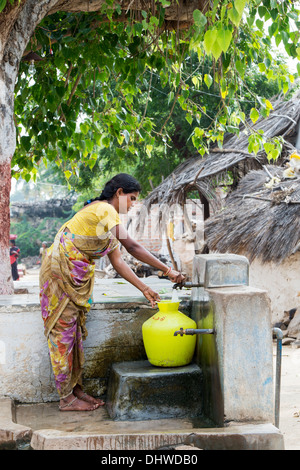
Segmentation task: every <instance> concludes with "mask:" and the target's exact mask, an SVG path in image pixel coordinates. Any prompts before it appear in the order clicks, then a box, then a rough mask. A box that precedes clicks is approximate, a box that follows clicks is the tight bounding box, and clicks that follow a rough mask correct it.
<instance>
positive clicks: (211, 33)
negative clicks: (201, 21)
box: [203, 29, 218, 54]
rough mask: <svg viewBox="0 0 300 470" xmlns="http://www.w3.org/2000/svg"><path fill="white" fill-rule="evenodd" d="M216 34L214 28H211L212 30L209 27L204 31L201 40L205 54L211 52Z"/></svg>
mask: <svg viewBox="0 0 300 470" xmlns="http://www.w3.org/2000/svg"><path fill="white" fill-rule="evenodd" d="M217 35H218V31H217V30H216V29H213V30H212V29H209V30H207V31H206V33H205V35H204V41H203V45H204V50H205V52H206V54H211V52H212V47H213V44H214V43H215V40H216V39H217Z"/></svg>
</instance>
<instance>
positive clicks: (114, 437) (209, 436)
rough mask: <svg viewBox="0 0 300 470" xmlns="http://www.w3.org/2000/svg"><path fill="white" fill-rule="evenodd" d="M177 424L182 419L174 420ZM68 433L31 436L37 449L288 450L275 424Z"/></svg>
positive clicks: (53, 432) (53, 431) (128, 426)
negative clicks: (175, 448) (185, 448)
mask: <svg viewBox="0 0 300 470" xmlns="http://www.w3.org/2000/svg"><path fill="white" fill-rule="evenodd" d="M173 424H174V425H175V426H176V424H178V421H176V422H174V423H173ZM130 425H131V423H130V422H128V423H127V432H126V433H125V432H115V433H106V432H102V433H91V434H82V433H80V432H75V433H70V432H69V433H67V432H64V431H56V430H52V429H44V430H40V431H35V432H34V433H33V436H32V440H31V447H32V448H33V449H34V450H118V451H122V450H126V451H128V450H142V451H145V450H159V449H160V448H166V447H169V446H174V445H176V446H177V445H188V446H194V447H196V449H195V450H198V449H203V450H284V440H283V436H282V434H281V433H280V431H278V429H277V428H275V427H274V426H273V425H272V424H256V425H255V424H254V425H252V424H244V425H239V426H229V427H226V428H219V429H218V428H213V429H209V428H208V429H199V428H195V427H194V428H192V427H188V426H187V427H186V428H185V429H182V430H178V429H176V427H175V428H174V427H173V426H172V423H170V428H169V430H168V431H163V432H162V431H160V430H159V425H160V420H158V421H156V423H155V425H156V429H153V426H152V429H151V430H149V431H144V432H134V430H132V428H130Z"/></svg>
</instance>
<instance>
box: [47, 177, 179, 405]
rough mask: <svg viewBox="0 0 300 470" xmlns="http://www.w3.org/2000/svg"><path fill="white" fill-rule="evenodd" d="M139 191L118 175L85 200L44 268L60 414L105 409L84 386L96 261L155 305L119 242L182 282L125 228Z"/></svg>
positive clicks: (154, 295) (131, 180) (135, 183)
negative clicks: (104, 262)
mask: <svg viewBox="0 0 300 470" xmlns="http://www.w3.org/2000/svg"><path fill="white" fill-rule="evenodd" d="M140 191H141V187H140V184H139V183H138V181H136V179H135V178H133V177H132V176H130V175H127V174H126V173H120V174H118V175H116V176H114V177H113V178H112V179H111V180H110V181H108V182H107V183H106V185H105V187H104V189H103V191H102V193H101V194H100V196H99V197H96V198H95V199H93V200H90V201H87V203H86V204H85V206H84V207H83V208H82V209H80V210H79V211H78V212H77V213H76V214H75V215H74V217H73V218H72V219H71V220H69V221H67V222H66V223H65V224H64V225H63V226H62V227H61V229H60V230H59V231H58V233H57V235H56V237H55V240H54V243H53V245H52V246H51V247H50V248H49V249H48V250H47V253H46V257H45V260H44V262H43V264H42V266H41V270H40V303H41V310H42V317H43V320H44V328H45V335H46V337H47V340H48V347H49V352H50V359H51V364H52V368H53V373H54V377H55V384H56V388H57V391H58V394H59V396H60V404H59V409H60V410H61V411H91V410H95V409H96V408H98V407H99V406H101V405H104V402H103V400H100V399H96V398H94V397H92V396H90V395H88V394H87V393H85V392H84V391H83V388H82V371H83V364H84V354H83V344H82V341H83V340H84V339H85V338H86V336H87V331H86V327H85V318H86V314H87V312H88V311H89V310H90V307H91V303H92V294H93V286H94V274H95V262H94V260H95V259H99V258H101V257H103V256H106V255H107V256H108V257H109V260H110V262H111V264H112V266H113V267H114V269H115V270H116V271H117V273H118V274H120V275H121V276H122V277H123V278H124V279H126V280H127V281H128V282H130V283H131V284H132V285H134V286H135V287H136V288H137V289H139V290H140V291H141V292H142V293H143V295H144V296H145V298H146V299H147V300H148V301H149V302H150V304H151V306H152V307H155V305H156V302H157V301H159V300H160V297H159V295H158V293H157V292H155V291H153V290H152V289H151V288H150V287H149V286H147V284H145V283H144V282H143V281H142V279H141V278H139V277H137V276H136V275H135V273H134V272H133V271H132V269H131V268H130V267H129V266H128V265H127V264H126V262H125V261H124V260H123V258H122V257H121V252H120V243H122V245H123V246H124V248H125V249H126V250H127V251H128V252H129V253H130V254H131V255H132V256H133V257H135V258H136V259H138V260H139V261H142V262H144V263H147V264H149V265H150V266H152V267H154V268H156V269H157V270H160V271H163V273H164V274H165V276H168V277H169V279H170V280H171V281H172V282H181V281H183V279H184V276H183V275H181V274H180V273H179V272H177V271H174V270H173V269H172V268H171V267H168V266H166V264H164V263H163V262H161V261H160V260H159V259H157V258H156V257H155V256H153V255H152V254H151V253H150V252H149V251H147V250H146V249H145V248H144V247H143V246H142V245H140V244H139V243H138V242H136V241H135V240H133V239H132V238H131V237H130V236H129V234H128V232H127V231H126V229H125V227H124V226H123V225H122V224H121V221H120V217H119V214H126V213H127V212H128V211H129V209H130V208H131V206H132V205H133V204H134V203H135V201H136V200H137V198H138V196H139V193H140Z"/></svg>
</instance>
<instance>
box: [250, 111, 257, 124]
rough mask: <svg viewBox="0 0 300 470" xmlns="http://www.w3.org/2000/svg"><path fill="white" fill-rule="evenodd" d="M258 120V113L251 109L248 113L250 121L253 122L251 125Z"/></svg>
mask: <svg viewBox="0 0 300 470" xmlns="http://www.w3.org/2000/svg"><path fill="white" fill-rule="evenodd" d="M258 118H259V112H258V111H257V109H256V108H252V109H251V111H250V119H251V121H252V122H253V124H255V123H256V121H257V119H258Z"/></svg>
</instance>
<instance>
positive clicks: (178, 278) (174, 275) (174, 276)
mask: <svg viewBox="0 0 300 470" xmlns="http://www.w3.org/2000/svg"><path fill="white" fill-rule="evenodd" d="M168 278H169V279H170V281H172V282H175V283H176V284H177V283H180V282H183V281H184V280H185V276H184V275H183V274H181V273H180V272H178V271H174V270H173V269H171V271H170V272H169V274H168Z"/></svg>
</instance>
